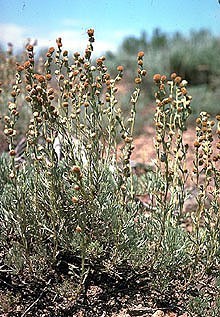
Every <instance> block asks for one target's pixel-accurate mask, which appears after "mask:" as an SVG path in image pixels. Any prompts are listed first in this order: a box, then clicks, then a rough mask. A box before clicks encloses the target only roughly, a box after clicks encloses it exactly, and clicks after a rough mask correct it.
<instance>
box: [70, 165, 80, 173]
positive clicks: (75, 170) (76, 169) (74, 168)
mask: <svg viewBox="0 0 220 317" xmlns="http://www.w3.org/2000/svg"><path fill="white" fill-rule="evenodd" d="M71 171H72V172H73V173H76V174H79V173H80V172H81V169H80V167H79V166H78V165H73V167H72V168H71Z"/></svg>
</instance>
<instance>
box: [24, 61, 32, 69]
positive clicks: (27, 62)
mask: <svg viewBox="0 0 220 317" xmlns="http://www.w3.org/2000/svg"><path fill="white" fill-rule="evenodd" d="M30 66H31V63H30V61H26V62H25V63H24V68H25V69H28V68H29V67H30Z"/></svg>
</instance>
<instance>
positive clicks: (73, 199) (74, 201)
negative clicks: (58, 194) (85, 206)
mask: <svg viewBox="0 0 220 317" xmlns="http://www.w3.org/2000/svg"><path fill="white" fill-rule="evenodd" d="M71 200H72V202H73V203H74V204H77V203H78V202H79V199H78V198H77V197H75V196H73V197H72V198H71Z"/></svg>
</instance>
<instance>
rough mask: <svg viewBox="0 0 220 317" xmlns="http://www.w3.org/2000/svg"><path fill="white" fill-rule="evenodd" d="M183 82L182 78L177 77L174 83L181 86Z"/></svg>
mask: <svg viewBox="0 0 220 317" xmlns="http://www.w3.org/2000/svg"><path fill="white" fill-rule="evenodd" d="M181 80H182V78H181V77H180V76H177V77H176V78H175V79H174V82H175V83H176V84H177V85H179V84H180V83H181Z"/></svg>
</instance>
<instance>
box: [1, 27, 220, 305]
mask: <svg viewBox="0 0 220 317" xmlns="http://www.w3.org/2000/svg"><path fill="white" fill-rule="evenodd" d="M88 38H89V43H88V46H87V48H86V50H85V52H84V55H80V54H79V53H78V52H76V53H74V54H73V57H70V54H69V52H67V51H65V50H63V49H62V40H61V39H60V38H58V39H57V48H56V49H55V48H53V47H51V48H49V50H48V52H47V53H46V60H45V63H44V71H43V72H36V68H35V58H34V52H33V50H34V48H33V46H32V45H30V44H29V45H28V46H27V48H26V49H27V56H28V59H27V61H25V62H22V63H21V64H19V65H17V71H16V80H15V83H14V84H13V86H12V87H11V88H12V90H11V91H10V95H11V97H10V100H9V102H8V109H7V114H5V115H4V116H3V120H4V133H5V135H6V137H7V140H8V144H9V155H8V156H6V157H5V156H3V157H2V158H1V161H0V169H1V174H2V178H1V181H0V193H1V198H0V220H1V232H0V235H1V245H0V248H1V254H2V258H3V265H4V266H5V267H6V268H7V269H6V271H8V272H10V274H11V275H13V274H15V273H19V274H20V275H21V276H22V274H28V275H31V276H35V277H37V278H40V277H41V278H43V277H44V276H45V275H46V276H47V274H49V272H50V271H51V270H54V271H56V272H58V273H59V272H62V273H66V274H67V273H69V274H70V275H71V277H72V281H73V282H74V285H76V290H75V293H74V294H75V295H74V298H77V297H78V296H79V294H80V293H81V292H82V290H83V288H85V289H86V287H88V285H89V276H91V270H93V271H101V272H102V273H103V272H105V273H106V272H107V274H108V275H110V276H113V277H114V280H115V281H116V280H117V281H118V280H119V281H123V283H128V280H131V281H133V280H134V278H136V277H137V281H136V282H135V283H134V285H136V287H143V290H144V289H145V288H144V287H146V286H145V285H144V284H145V281H146V280H147V281H148V283H150V286H149V287H150V288H152V289H153V290H154V291H155V290H157V292H159V293H160V298H161V302H160V304H161V305H166V303H167V301H168V302H169V303H170V301H171V297H172V296H175V298H172V300H174V301H176V302H178V299H179V296H180V293H181V294H185V292H187V291H189V289H190V288H195V287H196V286H197V285H198V283H199V281H200V280H202V279H205V278H206V277H207V274H213V272H214V271H215V270H216V269H217V268H218V266H219V221H220V217H219V207H220V206H219V203H220V202H219V196H220V172H219V167H218V162H219V159H220V155H219V153H218V150H219V148H220V146H219V141H217V142H216V143H214V142H213V140H214V138H215V137H216V138H217V137H218V138H219V136H220V133H219V131H220V126H219V124H220V118H219V115H217V117H216V120H217V124H216V122H215V121H213V120H212V119H210V117H209V114H208V113H207V112H202V113H201V114H200V116H199V118H198V119H197V120H196V124H197V128H196V139H195V143H194V154H195V158H194V160H193V162H191V165H192V166H193V169H192V170H191V169H190V167H188V166H187V165H186V159H187V154H188V150H189V145H188V144H185V143H184V133H185V131H186V129H187V120H188V117H189V116H190V114H191V105H190V104H191V99H192V98H191V96H189V95H188V91H187V81H186V80H183V79H182V78H181V77H180V76H177V75H176V74H175V73H173V74H171V78H170V79H167V77H166V76H165V75H160V74H159V73H158V74H155V75H154V77H153V81H154V84H155V85H156V92H155V99H156V111H155V116H154V123H155V131H156V136H155V150H156V159H155V162H154V163H155V164H154V166H153V167H152V168H150V169H147V168H146V167H144V170H145V172H144V173H140V174H138V173H136V174H134V173H133V171H132V166H131V160H130V158H131V154H132V151H133V149H134V145H133V138H134V126H135V118H136V106H137V103H138V98H139V95H140V90H141V83H142V80H143V77H144V76H145V74H146V71H145V69H144V68H143V57H144V53H143V52H142V51H140V52H139V53H138V56H137V59H136V61H137V65H138V66H137V73H136V75H135V78H134V90H133V92H132V94H131V98H130V103H129V115H128V116H125V115H124V113H123V111H122V109H123V105H122V104H120V101H119V100H118V99H117V85H118V82H120V81H121V80H122V77H123V72H124V67H123V66H121V65H119V66H118V67H117V69H116V75H115V76H114V77H112V76H111V75H110V74H109V72H108V68H107V67H106V63H105V57H104V56H102V57H100V58H98V59H97V60H96V61H95V62H93V61H92V59H91V55H92V51H93V42H94V30H92V29H90V30H88ZM2 93H3V95H4V90H3V92H2ZM24 99H25V100H26V102H27V104H28V107H29V108H28V109H29V111H30V114H31V118H30V122H29V125H28V129H27V131H26V139H27V147H26V150H25V161H24V162H23V163H20V164H18V163H17V162H18V161H17V160H16V155H17V153H16V146H15V143H16V134H17V130H16V127H17V125H18V122H19V116H20V109H19V106H18V105H19V102H20V100H24ZM23 110H24V109H23ZM215 125H217V133H216V136H215V132H214V126H215ZM55 145H57V146H58V148H59V147H61V148H62V153H61V152H60V151H59V150H58V148H57V147H56V146H55ZM61 154H62V158H61ZM189 179H192V184H193V194H192V193H191V192H190V191H189V189H188V187H187V186H188V181H189ZM140 194H144V195H145V196H147V197H149V200H150V203H149V204H146V203H144V202H142V201H140V200H139V199H138V197H139V196H138V195H140ZM190 195H194V196H195V198H196V204H195V205H194V206H193V208H192V209H191V210H190V211H189V210H185V202H186V200H187V199H188V197H189V196H190ZM186 221H188V222H189V225H190V229H189V230H188V231H187V230H186V229H185V226H184V225H185V223H186ZM123 274H125V278H122V275H123ZM211 276H212V277H213V283H215V278H214V275H211ZM126 279H127V282H125V281H126ZM140 285H142V286H140ZM213 285H214V284H213ZM174 286H175V287H174ZM184 296H185V295H184Z"/></svg>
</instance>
